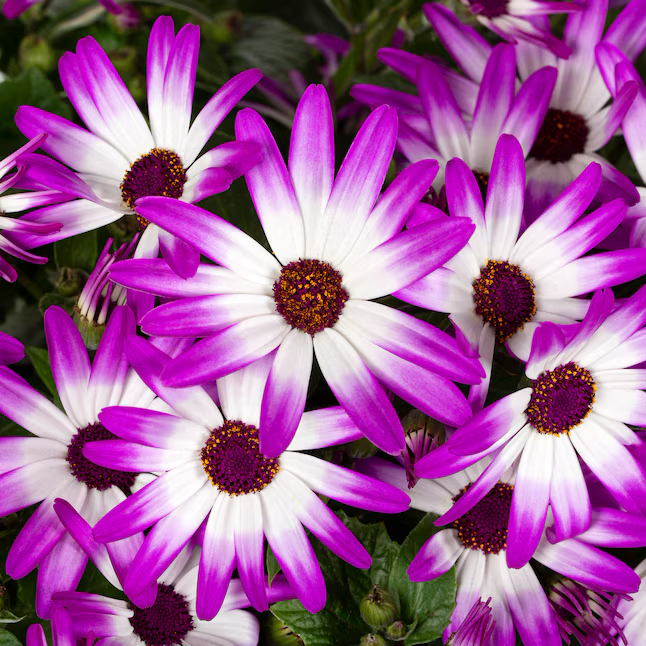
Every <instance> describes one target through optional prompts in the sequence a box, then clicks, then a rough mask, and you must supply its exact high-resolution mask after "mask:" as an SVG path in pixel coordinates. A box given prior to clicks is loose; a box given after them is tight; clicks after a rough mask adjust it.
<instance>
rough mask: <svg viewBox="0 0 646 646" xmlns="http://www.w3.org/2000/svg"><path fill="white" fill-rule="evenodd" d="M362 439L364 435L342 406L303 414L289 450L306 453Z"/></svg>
mask: <svg viewBox="0 0 646 646" xmlns="http://www.w3.org/2000/svg"><path fill="white" fill-rule="evenodd" d="M361 437H363V433H362V432H361V430H360V429H359V428H357V426H356V424H355V423H354V422H353V421H352V419H350V416H349V415H348V414H347V413H346V412H345V411H344V410H343V408H341V406H334V407H332V408H320V409H318V410H312V411H307V412H306V413H303V416H302V417H301V421H300V423H299V425H298V428H297V429H296V435H295V436H294V439H293V440H292V441H291V442H290V444H289V447H288V449H289V450H290V451H306V450H308V449H314V448H317V449H318V448H323V447H325V446H334V445H335V444H343V443H345V442H352V441H353V440H358V439H359V438H361Z"/></svg>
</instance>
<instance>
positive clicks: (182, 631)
mask: <svg viewBox="0 0 646 646" xmlns="http://www.w3.org/2000/svg"><path fill="white" fill-rule="evenodd" d="M54 508H55V510H56V513H57V514H58V516H59V518H60V520H61V522H62V523H63V524H64V525H65V528H66V529H67V531H68V532H69V533H70V534H71V535H72V536H73V537H74V539H75V540H76V541H77V542H78V544H79V545H80V546H81V547H82V548H83V551H84V552H85V553H86V554H87V556H88V558H89V559H91V560H92V562H93V563H94V564H95V565H96V566H97V568H98V569H99V570H100V572H101V573H102V574H103V575H104V576H105V577H106V579H108V581H110V582H111V583H112V584H113V585H115V587H116V588H117V589H119V590H121V589H122V588H121V585H120V583H119V577H118V576H117V573H116V572H115V569H114V567H113V565H112V563H111V561H110V555H109V553H108V552H107V550H106V546H105V545H102V544H100V543H97V542H96V541H95V540H94V539H93V537H92V528H91V527H90V526H89V525H88V524H87V523H86V522H85V521H84V520H83V518H81V516H79V514H78V512H76V511H75V509H74V508H73V507H72V506H71V505H70V504H69V503H66V502H65V501H63V500H57V501H56V502H55V503H54ZM199 552H200V549H199V547H197V546H196V545H195V544H194V542H193V541H189V543H188V544H187V545H186V547H184V549H183V550H182V551H181V552H180V554H179V555H178V556H177V558H176V559H175V560H174V561H173V563H172V564H171V565H170V566H169V567H168V568H167V569H166V571H165V572H163V573H162V574H161V576H160V577H159V579H158V580H157V581H155V582H154V583H153V585H152V586H151V590H150V591H149V592H150V593H152V594H147V595H146V597H147V598H146V599H141V600H138V602H137V603H133V602H132V601H131V600H128V601H122V600H117V599H113V598H111V597H105V596H101V595H98V594H86V593H81V592H79V593H76V592H62V593H56V595H55V596H54V603H55V608H57V609H58V608H60V607H64V608H65V609H66V610H67V611H68V612H69V614H70V615H71V619H72V621H73V625H74V636H80V637H82V636H83V635H85V634H87V633H88V631H89V632H91V633H92V634H93V635H94V636H95V637H98V638H99V640H100V641H99V642H98V644H99V646H110V645H114V646H160V645H163V646H173V645H175V644H177V645H178V646H179V645H182V646H204V644H214V645H217V646H256V644H257V643H258V633H259V625H258V619H257V618H256V617H254V616H253V615H252V614H251V613H249V612H244V611H242V610H240V608H243V607H245V606H248V605H249V600H248V599H247V597H246V596H245V594H244V592H243V590H242V587H241V585H240V581H239V579H234V580H232V581H231V583H230V584H229V587H228V588H227V590H226V595H225V598H224V601H223V604H222V609H221V610H220V612H219V613H218V615H217V616H216V617H215V618H214V619H211V620H209V621H201V620H200V619H198V618H197V616H196V614H195V594H196V587H197V567H198V563H199ZM130 557H131V559H132V558H134V557H135V553H134V552H131V554H130ZM129 566H130V563H128V567H129ZM266 594H267V598H268V600H269V601H270V602H271V603H273V602H275V601H281V600H283V599H292V598H293V597H294V595H293V593H292V591H291V589H290V588H289V586H288V585H287V583H286V581H285V579H284V577H283V576H282V575H278V576H276V577H274V579H273V581H272V585H271V587H269V588H267V590H266ZM142 601H145V602H144V603H142Z"/></svg>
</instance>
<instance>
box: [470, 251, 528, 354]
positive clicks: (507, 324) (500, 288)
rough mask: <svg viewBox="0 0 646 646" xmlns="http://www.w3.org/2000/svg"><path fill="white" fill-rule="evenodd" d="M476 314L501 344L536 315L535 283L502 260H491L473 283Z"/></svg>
mask: <svg viewBox="0 0 646 646" xmlns="http://www.w3.org/2000/svg"><path fill="white" fill-rule="evenodd" d="M473 298H474V300H475V312H476V314H478V315H479V316H480V317H482V320H483V321H484V322H485V323H489V324H490V325H491V327H493V329H494V330H495V332H496V340H497V341H498V343H504V342H505V341H506V340H507V339H509V338H510V337H511V336H513V335H514V334H515V333H516V332H518V330H522V328H523V325H524V324H525V323H527V322H528V321H530V320H531V319H532V317H533V316H534V314H535V313H536V301H535V298H534V283H533V282H532V279H531V278H530V277H529V276H527V275H526V274H524V273H523V272H522V271H521V270H520V268H519V267H517V266H516V265H511V264H509V263H508V262H507V261H505V260H490V261H489V262H488V263H487V264H486V265H485V266H484V267H483V268H482V270H481V271H480V276H478V278H476V280H475V281H474V282H473Z"/></svg>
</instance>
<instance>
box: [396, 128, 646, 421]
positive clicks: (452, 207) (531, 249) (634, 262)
mask: <svg viewBox="0 0 646 646" xmlns="http://www.w3.org/2000/svg"><path fill="white" fill-rule="evenodd" d="M600 181H601V169H600V168H599V166H598V165H597V164H591V165H590V166H589V167H588V168H586V169H585V170H584V171H583V172H582V173H581V175H580V176H579V177H577V178H576V179H575V180H574V181H573V182H572V183H571V184H570V186H568V187H567V188H566V189H565V190H564V191H563V193H561V195H560V196H559V197H558V199H557V200H555V201H554V202H553V204H552V205H551V206H550V207H549V209H547V210H546V211H545V212H543V213H542V214H541V215H540V216H539V217H538V218H537V219H536V221H535V222H534V223H533V224H532V225H531V226H529V227H527V228H526V229H525V230H524V231H523V233H522V234H521V230H522V227H521V223H522V217H523V207H524V203H525V199H526V196H525V164H524V161H523V153H522V150H521V148H520V145H519V144H518V142H517V141H516V140H515V139H514V138H513V137H511V136H509V135H502V136H501V137H500V139H499V141H498V145H497V147H496V152H495V154H494V160H493V164H492V168H491V174H490V176H489V179H488V187H487V197H486V200H485V203H484V205H483V202H482V197H481V191H480V188H479V187H478V184H477V182H476V179H475V177H474V175H473V173H472V171H471V170H470V169H469V168H468V167H467V166H466V165H465V164H464V162H462V161H461V160H460V159H452V160H451V161H450V162H449V163H448V164H447V174H446V182H447V183H446V196H447V201H448V207H449V211H450V213H451V216H450V217H453V214H456V215H459V216H460V217H463V216H465V215H468V216H469V217H471V219H472V221H473V222H474V223H475V224H476V232H475V233H474V235H473V236H472V237H471V239H470V240H469V243H468V244H467V245H466V246H465V247H464V249H463V250H462V251H460V252H459V253H458V254H457V255H456V256H455V258H453V259H451V260H450V261H449V262H448V263H447V264H446V265H445V266H444V267H443V268H441V269H438V270H436V271H434V272H433V273H432V274H430V275H428V276H426V277H425V278H422V279H421V280H419V281H417V282H415V283H413V284H411V285H409V286H408V287H405V288H404V289H402V290H400V291H398V292H397V293H396V294H395V295H396V296H397V297H398V298H401V299H402V300H405V301H407V302H409V303H414V304H415V305H419V306H421V307H426V308H428V309H430V310H435V311H439V312H448V313H450V318H451V320H452V321H453V323H454V325H455V327H456V328H457V329H458V330H459V332H460V335H461V336H462V337H463V338H464V340H465V345H466V346H467V347H468V348H469V349H470V351H471V352H472V353H477V354H479V355H480V358H481V361H482V364H483V366H484V369H485V372H486V374H487V378H486V379H485V380H483V381H482V382H481V383H480V384H479V385H477V386H475V387H474V388H473V389H472V392H471V396H470V401H471V404H472V406H473V407H474V410H479V409H480V408H481V407H482V405H483V403H484V401H485V398H486V395H487V390H488V387H489V377H490V373H491V365H492V361H493V353H494V347H495V344H496V343H498V344H500V343H505V344H506V345H507V347H508V348H509V350H510V351H511V352H512V353H513V354H515V355H516V356H517V357H519V358H520V359H522V360H523V361H526V360H527V357H528V356H529V351H530V347H531V343H532V336H533V334H534V331H535V330H536V328H537V326H538V325H540V323H541V322H543V321H552V322H554V323H558V324H560V325H565V324H574V323H575V322H576V321H577V320H580V319H582V318H583V316H584V315H585V313H586V311H587V309H588V306H589V304H590V301H588V300H584V299H580V298H575V297H577V296H579V295H583V294H587V293H588V292H590V291H592V290H594V289H598V288H601V287H607V286H609V285H616V284H619V283H623V282H627V281H629V280H632V279H634V278H638V277H640V276H642V275H643V273H644V266H645V263H646V250H644V249H628V250H625V249H623V250H619V251H611V252H607V253H600V254H596V255H591V256H585V257H582V256H583V254H585V253H587V252H588V251H590V250H591V249H593V248H594V247H595V246H596V245H597V244H598V243H599V242H600V241H601V240H603V239H604V238H605V237H606V236H607V235H608V234H609V233H610V232H611V231H613V230H614V229H615V228H616V227H617V225H618V224H619V223H620V222H621V221H622V219H623V217H624V215H625V213H626V205H625V203H624V202H623V201H622V200H614V201H613V202H610V203H608V204H605V205H604V206H602V207H600V208H599V209H597V210H596V211H593V212H592V213H590V214H588V215H583V213H584V211H585V209H586V208H587V207H588V206H589V204H590V203H591V202H592V199H593V197H594V196H595V194H596V193H597V189H598V187H599V183H600ZM418 215H419V216H423V212H420V213H419V214H418ZM426 217H428V216H426ZM423 221H424V217H416V218H415V219H414V220H413V221H412V222H411V221H409V224H416V223H417V222H423Z"/></svg>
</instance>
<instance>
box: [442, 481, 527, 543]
mask: <svg viewBox="0 0 646 646" xmlns="http://www.w3.org/2000/svg"><path fill="white" fill-rule="evenodd" d="M469 487H471V485H470V484H469V485H467V486H466V487H464V489H462V490H461V491H460V493H459V494H458V495H457V496H455V497H454V498H453V502H457V501H458V500H459V499H460V498H461V497H462V496H463V495H464V493H465V492H466V491H468V490H469ZM513 490H514V487H513V486H512V485H509V484H506V483H504V482H497V483H496V484H495V486H494V488H493V489H492V490H491V491H490V492H489V493H488V494H487V495H486V496H485V497H484V498H483V499H482V500H481V501H480V502H479V503H478V504H477V505H475V506H474V507H472V508H471V509H470V510H469V511H468V512H467V513H466V514H464V515H463V516H460V518H458V519H457V520H454V521H453V523H451V526H452V527H453V528H454V529H455V530H457V532H458V538H459V539H460V541H462V544H463V545H464V546H465V547H468V548H469V549H472V550H480V551H482V552H484V553H485V554H498V552H500V550H504V549H505V548H506V547H507V526H508V525H509V510H510V509H511V494H512V492H513Z"/></svg>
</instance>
